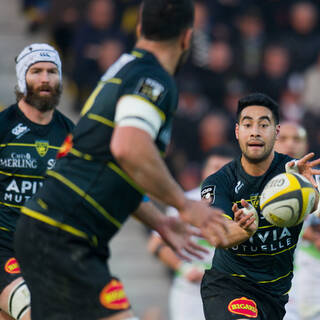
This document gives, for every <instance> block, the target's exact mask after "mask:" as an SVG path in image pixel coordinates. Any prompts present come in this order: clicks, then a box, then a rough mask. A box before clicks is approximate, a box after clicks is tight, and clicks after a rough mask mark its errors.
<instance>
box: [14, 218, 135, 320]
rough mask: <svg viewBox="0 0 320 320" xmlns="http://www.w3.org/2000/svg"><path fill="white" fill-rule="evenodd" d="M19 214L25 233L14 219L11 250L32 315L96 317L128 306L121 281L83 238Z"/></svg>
mask: <svg viewBox="0 0 320 320" xmlns="http://www.w3.org/2000/svg"><path fill="white" fill-rule="evenodd" d="M22 219H23V225H24V228H26V229H27V230H28V233H26V232H23V230H20V224H18V228H17V237H16V252H17V255H18V257H19V261H20V262H21V267H22V271H23V277H24V279H25V281H26V282H27V284H28V287H29V289H30V292H31V312H32V314H31V316H32V319H33V320H42V319H44V318H45V319H46V320H60V319H64V320H76V319H77V320H78V319H99V318H103V317H107V316H111V315H114V314H116V313H118V312H122V311H124V310H128V309H129V308H130V305H129V301H128V299H127V297H126V294H125V292H124V288H123V285H122V284H121V282H120V281H119V280H118V279H116V278H114V277H112V276H111V274H110V272H109V269H108V267H107V264H106V256H103V255H101V254H100V253H98V252H97V251H96V250H95V248H94V247H92V246H91V244H90V243H89V242H87V240H85V239H82V238H80V237H76V236H73V235H71V234H69V233H67V232H65V231H63V230H60V229H57V228H55V227H51V226H49V225H47V224H45V223H42V222H39V221H37V220H34V219H31V218H28V217H22ZM23 243H28V246H24V245H23ZM30 256H32V258H31V259H30Z"/></svg>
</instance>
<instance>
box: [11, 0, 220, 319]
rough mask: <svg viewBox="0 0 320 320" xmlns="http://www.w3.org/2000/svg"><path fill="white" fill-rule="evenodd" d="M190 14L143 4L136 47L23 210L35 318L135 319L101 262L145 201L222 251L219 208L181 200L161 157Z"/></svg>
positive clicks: (20, 252) (184, 0) (19, 235)
mask: <svg viewBox="0 0 320 320" xmlns="http://www.w3.org/2000/svg"><path fill="white" fill-rule="evenodd" d="M193 16H194V8H193V2H192V0H145V1H143V2H142V5H141V10H140V18H139V19H140V20H139V24H138V27H137V34H138V40H137V44H136V47H135V48H134V49H133V51H132V52H131V53H130V54H123V55H122V56H121V57H120V58H119V60H117V61H116V62H115V64H113V65H112V66H111V67H110V68H109V69H108V70H107V71H106V73H105V74H104V75H103V76H102V78H101V81H100V82H99V83H98V85H97V87H96V89H95V90H94V91H93V93H92V95H91V96H90V97H89V99H88V101H87V102H86V103H85V105H84V108H83V110H82V112H81V115H82V117H81V119H80V121H79V123H78V124H77V126H76V127H75V129H74V131H73V133H72V135H69V136H68V137H67V139H66V140H65V143H64V145H63V146H62V148H61V150H60V151H59V154H58V157H60V159H59V160H58V161H57V164H56V167H55V168H54V170H49V171H48V172H47V179H46V181H45V183H44V185H43V187H42V188H41V189H40V190H39V192H38V193H37V195H35V196H34V197H33V198H32V200H30V201H28V204H27V205H26V206H25V207H24V208H23V209H22V213H23V214H22V217H21V220H20V223H19V225H20V228H17V231H16V237H15V239H16V242H15V248H16V250H17V258H18V260H19V263H20V264H21V267H22V272H23V276H24V279H25V280H26V282H27V284H28V286H29V289H30V292H31V296H32V319H33V320H40V319H41V320H42V319H52V320H53V319H77V320H78V319H108V320H119V319H131V320H133V319H137V318H135V317H134V314H133V312H132V310H131V307H130V303H129V300H128V298H127V297H126V295H125V292H124V289H123V285H122V283H121V281H120V280H119V279H117V278H115V277H114V276H112V274H111V272H110V271H109V268H108V266H107V265H106V261H107V260H108V259H109V250H108V243H109V241H110V239H111V238H112V237H113V236H114V235H115V234H116V233H117V231H118V230H119V229H120V228H121V226H122V224H123V223H124V221H125V220H126V219H127V218H128V216H129V215H130V214H131V213H132V212H135V214H138V215H139V217H140V219H144V218H145V215H146V214H151V212H150V210H149V209H146V206H147V205H148V202H145V203H141V200H142V199H143V196H144V194H145V193H147V194H150V195H152V196H154V197H155V198H158V199H159V200H160V201H162V202H163V203H165V204H168V205H171V206H173V207H175V208H177V210H178V211H179V213H180V216H181V217H182V218H183V219H185V220H186V221H187V222H189V223H192V224H195V225H197V226H198V227H200V228H201V229H202V231H203V233H204V234H205V235H206V236H207V237H208V238H209V239H213V240H212V241H214V243H213V244H215V245H216V246H219V245H221V244H223V243H224V238H223V237H222V235H223V234H224V226H225V222H224V221H225V220H224V218H223V217H222V214H221V212H220V210H213V209H211V208H209V207H208V206H207V205H206V204H204V203H203V202H202V201H200V200H199V201H194V200H189V199H187V198H186V197H185V195H184V192H183V190H182V189H181V187H180V186H179V185H178V184H177V183H176V181H175V180H174V179H173V178H172V177H171V175H170V174H169V171H168V169H167V167H166V166H165V164H164V161H163V160H162V158H161V155H163V154H164V153H165V150H166V147H167V145H168V143H169V140H170V132H171V125H172V120H173V115H174V112H175V110H176V107H177V100H178V95H177V90H176V87H175V83H174V80H173V78H172V75H174V74H175V73H176V72H177V70H178V69H179V67H180V65H181V64H182V63H183V62H184V60H185V57H186V54H187V52H188V50H189V48H190V42H191V36H192V23H193ZM155 226H156V227H157V231H160V234H162V233H166V231H163V230H161V229H162V225H161V224H159V223H155ZM24 230H28V232H27V233H26V232H25V231H24ZM214 235H215V237H213V236H214ZM30 256H32V259H30ZM127 263H128V267H130V262H129V261H128V262H127ZM39 268H40V269H41V271H39Z"/></svg>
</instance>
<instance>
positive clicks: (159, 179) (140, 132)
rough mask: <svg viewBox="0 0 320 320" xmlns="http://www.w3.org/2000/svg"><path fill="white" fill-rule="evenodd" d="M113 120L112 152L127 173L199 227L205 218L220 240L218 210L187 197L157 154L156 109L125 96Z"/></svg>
mask: <svg viewBox="0 0 320 320" xmlns="http://www.w3.org/2000/svg"><path fill="white" fill-rule="evenodd" d="M115 122H116V126H115V128H114V131H113V134H112V138H111V152H112V154H113V156H114V158H115V159H116V161H117V162H118V163H119V164H120V166H121V167H122V168H123V169H124V170H125V171H126V172H127V174H128V175H129V176H130V177H131V178H132V179H133V180H134V181H135V182H136V183H137V184H138V185H139V186H140V187H142V188H143V189H144V190H145V191H146V192H147V193H148V194H150V195H152V196H154V197H155V198H157V199H159V200H160V201H162V202H164V203H166V204H167V205H170V206H172V207H175V208H176V209H177V210H178V211H179V213H180V215H181V217H182V218H183V219H184V220H185V221H187V222H189V223H191V224H193V225H195V226H197V227H199V228H202V227H203V226H204V223H205V222H208V223H209V224H210V225H211V228H212V231H213V232H214V233H216V234H217V236H218V237H217V241H218V242H216V243H211V244H212V245H214V246H219V245H220V243H223V241H224V239H223V232H222V229H223V228H224V220H223V218H222V216H221V214H220V211H217V210H213V209H210V208H208V207H207V206H205V205H203V204H202V203H201V202H200V201H194V200H189V199H187V198H186V197H185V195H184V192H183V190H182V189H181V187H180V186H179V185H178V184H177V182H176V181H175V180H174V179H173V177H172V176H171V174H170V173H169V170H168V169H167V167H166V165H165V163H164V161H163V160H162V158H161V157H160V154H159V151H158V149H157V147H156V145H155V143H154V140H155V139H156V137H157V135H158V133H159V130H160V127H161V125H162V124H163V120H162V117H161V114H159V112H158V111H157V109H156V108H154V107H152V106H150V104H149V103H148V102H145V101H144V100H141V99H139V98H135V97H131V96H130V97H124V98H122V99H120V101H119V102H118V105H117V108H116V115H115Z"/></svg>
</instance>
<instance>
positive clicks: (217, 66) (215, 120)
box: [0, 0, 320, 319]
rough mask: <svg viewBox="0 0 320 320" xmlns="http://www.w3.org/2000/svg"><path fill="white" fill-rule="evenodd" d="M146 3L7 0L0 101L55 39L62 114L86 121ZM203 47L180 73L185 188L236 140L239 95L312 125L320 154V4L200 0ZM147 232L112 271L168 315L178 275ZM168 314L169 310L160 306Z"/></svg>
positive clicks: (137, 232)
mask: <svg viewBox="0 0 320 320" xmlns="http://www.w3.org/2000/svg"><path fill="white" fill-rule="evenodd" d="M139 3H140V1H138V0H114V1H112V0H0V84H1V85H0V105H2V106H3V107H6V106H8V105H10V104H11V103H13V102H14V99H15V98H14V93H13V92H14V86H15V84H16V77H15V64H14V57H15V56H16V55H17V54H18V53H19V52H20V51H21V49H22V48H23V47H24V46H25V45H27V44H29V43H32V42H49V43H51V44H53V45H54V46H56V47H57V48H58V49H59V50H60V53H61V56H62V59H63V72H64V93H63V98H62V101H61V104H60V110H62V111H63V112H65V113H66V114H67V115H68V116H70V117H71V118H72V119H73V120H75V121H76V120H77V119H78V114H79V110H80V108H81V104H82V103H83V101H85V99H86V98H87V96H88V94H89V93H90V91H91V90H92V89H93V88H94V86H95V83H96V81H97V80H98V79H99V77H100V76H101V75H102V74H103V72H104V71H105V69H106V68H107V67H108V66H109V65H111V64H112V62H113V61H114V60H115V59H116V58H117V57H118V56H119V55H120V54H121V53H122V52H123V51H128V50H130V49H131V48H132V46H133V43H134V27H135V23H136V17H137V6H138V4H139ZM196 8H197V10H196V13H197V14H196V21H195V34H194V40H193V47H192V52H191V56H190V59H189V61H188V64H187V66H185V68H184V69H183V71H182V73H181V74H180V75H179V76H178V78H177V81H178V85H179V88H180V102H179V108H178V112H177V117H176V120H175V123H174V130H173V136H172V144H171V147H170V150H169V154H168V160H167V163H168V165H169V167H170V169H171V171H172V173H173V175H174V176H175V177H176V178H177V179H178V181H179V182H180V183H181V185H182V186H183V187H184V189H185V190H190V189H192V188H194V187H195V186H197V185H198V183H199V174H200V167H201V163H202V161H203V158H204V155H205V153H206V151H207V150H209V149H210V148H211V147H214V146H219V145H225V144H230V145H234V144H235V141H234V138H233V125H234V115H235V108H236V102H237V99H238V98H239V97H241V96H243V95H245V94H246V93H249V92H254V91H262V92H265V93H267V94H269V95H270V96H271V97H273V98H274V99H275V100H277V101H278V102H279V104H280V107H281V115H282V119H283V120H290V121H296V122H298V123H300V124H302V125H304V126H305V127H306V129H307V131H308V136H309V146H310V150H311V151H313V152H315V153H316V154H317V155H318V156H319V155H320V127H319V126H318V123H319V119H320V90H319V89H318V85H319V83H320V24H319V9H320V4H319V2H318V1H294V0H264V1H261V0H260V1H259V0H206V1H205V0H203V1H197V6H196ZM146 241H147V232H146V230H145V229H144V227H142V226H140V225H139V224H138V223H137V222H135V221H131V220H130V221H129V222H128V223H127V225H126V227H125V228H124V229H123V230H122V231H121V232H120V234H119V235H118V236H117V237H116V239H115V241H114V242H113V244H112V247H113V257H114V258H113V259H112V267H113V270H114V271H115V273H119V274H120V276H121V278H122V279H123V280H124V283H125V286H126V289H127V292H128V294H129V297H130V300H131V302H132V304H133V306H134V309H135V310H136V311H137V314H138V315H140V316H142V315H143V313H144V311H145V310H147V309H148V310H149V311H150V312H154V313H155V314H157V313H158V312H160V314H161V316H160V318H161V317H162V318H164V319H166V318H167V297H166V295H167V291H168V287H169V274H168V272H167V270H166V269H165V268H164V267H163V266H162V265H160V264H159V263H158V262H157V261H156V260H155V259H154V258H153V257H151V256H150V255H149V254H148V253H147V251H146ZM159 310H160V311H159Z"/></svg>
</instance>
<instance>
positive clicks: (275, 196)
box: [260, 173, 316, 227]
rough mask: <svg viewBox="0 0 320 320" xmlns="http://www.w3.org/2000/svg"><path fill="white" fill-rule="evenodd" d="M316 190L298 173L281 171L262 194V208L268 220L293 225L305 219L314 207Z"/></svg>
mask: <svg viewBox="0 0 320 320" xmlns="http://www.w3.org/2000/svg"><path fill="white" fill-rule="evenodd" d="M315 200H316V191H315V189H314V188H313V186H312V184H311V183H310V181H309V180H308V179H306V178H305V177H304V176H302V175H300V174H298V173H281V174H279V175H277V176H275V177H274V178H272V179H271V180H270V181H269V182H268V183H267V184H266V186H265V187H264V189H263V192H262V194H261V196H260V210H261V213H262V215H263V216H264V217H265V218H266V220H267V221H268V222H270V223H271V224H273V225H275V226H278V227H292V226H295V225H298V224H299V223H301V222H302V221H303V219H304V218H305V216H306V215H308V214H309V213H310V212H311V210H312V209H313V207H314V203H315Z"/></svg>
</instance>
